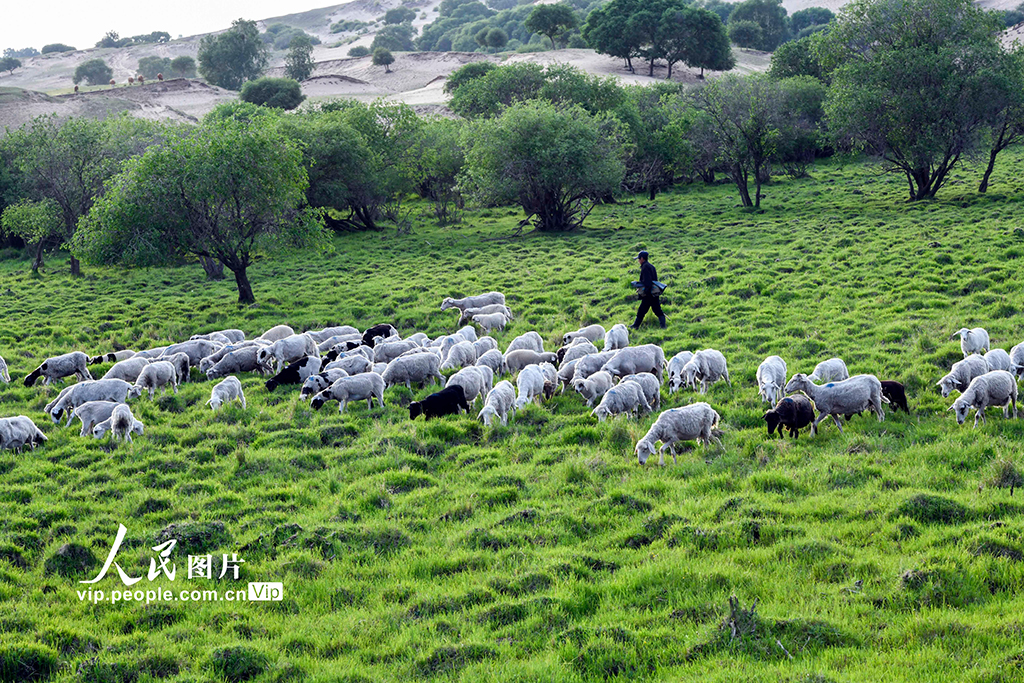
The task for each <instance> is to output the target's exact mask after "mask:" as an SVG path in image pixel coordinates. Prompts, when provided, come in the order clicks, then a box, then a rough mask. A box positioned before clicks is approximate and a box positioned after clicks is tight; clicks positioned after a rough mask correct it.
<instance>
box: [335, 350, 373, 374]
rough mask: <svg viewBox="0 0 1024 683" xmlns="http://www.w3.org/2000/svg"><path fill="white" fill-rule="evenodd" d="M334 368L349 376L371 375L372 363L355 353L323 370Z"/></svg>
mask: <svg viewBox="0 0 1024 683" xmlns="http://www.w3.org/2000/svg"><path fill="white" fill-rule="evenodd" d="M335 368H341V369H342V370H344V371H345V372H347V373H348V374H349V375H360V374H364V373H367V372H370V373H372V372H373V361H371V360H368V359H367V358H366V356H363V355H361V354H358V353H356V354H353V355H351V356H345V357H343V358H339V359H338V360H336V361H332V362H330V363H328V364H327V366H326V367H324V370H334V369H335Z"/></svg>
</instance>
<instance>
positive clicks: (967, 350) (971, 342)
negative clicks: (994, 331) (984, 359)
mask: <svg viewBox="0 0 1024 683" xmlns="http://www.w3.org/2000/svg"><path fill="white" fill-rule="evenodd" d="M956 337H960V350H961V351H963V353H964V358H967V356H969V355H971V354H972V353H981V352H982V351H988V349H989V342H988V332H986V331H985V328H983V327H975V328H974V329H973V330H969V329H967V328H966V327H961V328H960V329H959V330H957V331H956V332H954V333H953V334H952V335H950V337H949V338H950V339H955V338H956Z"/></svg>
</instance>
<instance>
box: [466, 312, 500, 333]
mask: <svg viewBox="0 0 1024 683" xmlns="http://www.w3.org/2000/svg"><path fill="white" fill-rule="evenodd" d="M473 322H474V323H476V324H477V325H479V326H480V329H481V330H483V331H484V332H485V333H487V334H490V333H491V332H493V331H494V330H498V331H499V332H500V331H502V330H504V329H505V325H506V324H508V318H506V317H505V314H504V313H477V314H476V315H474V316H473Z"/></svg>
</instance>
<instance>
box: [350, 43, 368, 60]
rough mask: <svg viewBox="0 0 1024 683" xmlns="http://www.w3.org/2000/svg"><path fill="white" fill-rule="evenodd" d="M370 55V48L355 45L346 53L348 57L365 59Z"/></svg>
mask: <svg viewBox="0 0 1024 683" xmlns="http://www.w3.org/2000/svg"><path fill="white" fill-rule="evenodd" d="M368 54H370V48H368V47H366V46H365V45H356V46H355V47H354V48H352V49H351V50H349V51H348V56H349V57H365V56H367V55H368Z"/></svg>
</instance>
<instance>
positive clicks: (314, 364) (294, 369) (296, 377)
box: [265, 354, 320, 391]
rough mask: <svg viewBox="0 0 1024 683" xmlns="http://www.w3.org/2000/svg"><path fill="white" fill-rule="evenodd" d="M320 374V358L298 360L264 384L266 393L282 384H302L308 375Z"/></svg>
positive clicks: (312, 357)
mask: <svg viewBox="0 0 1024 683" xmlns="http://www.w3.org/2000/svg"><path fill="white" fill-rule="evenodd" d="M318 372H320V356H318V355H315V354H314V355H312V356H306V357H305V358H300V359H299V360H297V361H295V362H294V363H291V364H290V365H288V367H286V368H285V369H284V370H282V371H281V372H279V373H277V374H276V375H274V376H273V377H271V378H270V379H268V380H267V381H266V383H265V386H266V387H267V391H273V390H274V389H276V388H277V387H279V386H280V385H282V384H302V383H303V382H305V381H306V379H307V378H308V377H309V376H310V375H315V374H317V373H318Z"/></svg>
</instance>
